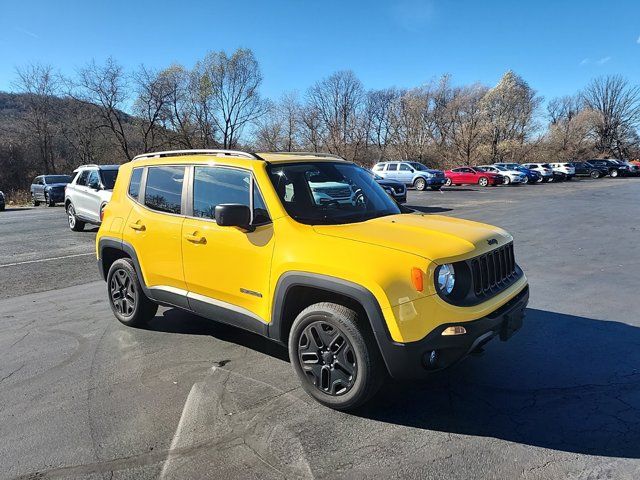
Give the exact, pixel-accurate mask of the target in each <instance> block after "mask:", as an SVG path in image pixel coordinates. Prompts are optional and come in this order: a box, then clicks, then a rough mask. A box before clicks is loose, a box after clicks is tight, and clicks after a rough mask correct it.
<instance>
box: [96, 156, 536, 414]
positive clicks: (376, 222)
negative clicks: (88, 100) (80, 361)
mask: <svg viewBox="0 0 640 480" xmlns="http://www.w3.org/2000/svg"><path fill="white" fill-rule="evenodd" d="M96 249H97V256H98V264H99V267H100V270H101V272H102V275H103V278H104V279H105V280H106V282H107V292H108V296H109V301H110V304H111V308H112V309H113V313H114V314H115V316H116V317H117V319H118V320H119V321H120V322H122V323H124V324H125V325H140V324H143V323H144V322H147V321H148V320H150V319H151V318H153V317H154V315H155V313H156V310H157V308H158V305H166V306H172V307H178V308H182V309H185V310H189V311H192V312H195V313H196V314H198V315H202V316H204V317H207V318H210V319H212V320H216V321H219V322H224V323H228V324H231V325H235V326H238V327H240V328H244V329H247V330H250V331H252V332H256V333H258V334H260V335H263V336H265V337H267V338H270V339H272V340H274V341H276V342H280V343H282V344H284V345H288V348H289V356H290V359H291V364H292V366H293V369H294V370H295V372H296V374H297V375H298V377H299V378H300V381H301V382H302V386H303V387H304V389H305V390H306V391H307V392H308V393H309V394H310V395H311V396H313V397H314V398H315V399H316V400H318V401H319V402H320V403H322V404H324V405H327V406H329V407H332V408H336V409H343V410H346V409H350V408H354V407H356V406H358V405H360V404H362V403H363V402H365V401H366V400H367V399H369V398H370V397H371V396H372V395H373V394H374V393H375V392H376V390H377V389H378V388H379V387H380V385H381V382H382V381H383V379H384V378H385V376H386V373H388V374H390V375H391V376H392V377H394V378H398V379H409V378H421V377H424V376H426V375H428V374H429V373H431V372H434V371H437V370H440V369H442V368H445V367H448V366H450V365H452V364H454V363H456V362H457V361H459V360H461V359H462V358H463V357H465V356H466V355H467V354H468V353H470V352H472V351H474V350H480V349H481V348H482V346H483V345H484V344H485V343H486V342H487V341H489V340H490V339H491V338H493V337H495V336H499V337H500V338H501V339H502V340H507V339H508V338H509V337H510V336H511V335H512V334H513V333H514V332H515V331H516V330H518V328H520V326H521V325H522V319H523V316H524V308H525V306H526V305H527V302H528V298H529V289H528V285H527V280H526V278H525V275H524V273H523V272H522V270H521V269H520V267H519V266H518V265H517V263H516V261H515V258H514V250H513V239H512V237H511V236H510V235H509V234H508V233H507V232H505V231H504V230H501V229H500V228H496V227H492V226H490V225H485V224H482V223H475V222H470V221H466V220H459V219H455V218H448V217H443V216H437V215H425V214H422V213H418V212H415V211H412V210H409V209H406V208H405V207H402V206H399V205H398V204H396V203H395V202H394V200H393V199H392V198H391V197H390V196H389V195H388V194H387V193H386V192H385V191H384V189H383V188H382V187H380V186H379V185H378V184H377V183H376V182H375V180H374V178H373V177H372V176H371V175H370V174H369V173H368V172H367V171H366V170H364V169H363V168H361V167H359V166H357V165H355V164H354V163H351V162H348V161H345V160H343V159H342V158H340V157H336V156H333V155H325V154H319V153H256V154H253V153H251V154H250V153H245V152H237V151H228V150H202V151H178V152H159V153H153V154H145V155H141V156H139V157H136V158H135V159H134V160H132V161H131V162H129V163H127V164H125V165H122V167H121V168H120V173H119V174H118V179H117V181H116V185H115V188H114V191H113V197H112V199H111V201H110V202H109V204H108V206H107V207H106V209H105V211H104V217H103V221H102V225H101V227H100V231H99V232H98V236H97V245H96Z"/></svg>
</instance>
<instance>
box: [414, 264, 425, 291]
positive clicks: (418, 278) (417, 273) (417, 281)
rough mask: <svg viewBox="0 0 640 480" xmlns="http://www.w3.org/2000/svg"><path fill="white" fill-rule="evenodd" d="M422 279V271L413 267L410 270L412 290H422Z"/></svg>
mask: <svg viewBox="0 0 640 480" xmlns="http://www.w3.org/2000/svg"><path fill="white" fill-rule="evenodd" d="M422 278H423V275H422V270H420V269H419V268H418V267H413V268H412V269H411V283H412V284H413V288H415V289H416V290H417V291H418V292H421V291H423V290H424V284H423V280H422Z"/></svg>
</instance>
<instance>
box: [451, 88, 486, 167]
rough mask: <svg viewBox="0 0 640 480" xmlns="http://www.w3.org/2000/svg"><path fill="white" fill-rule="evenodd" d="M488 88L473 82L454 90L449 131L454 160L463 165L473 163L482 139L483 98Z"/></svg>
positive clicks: (483, 119) (483, 120)
mask: <svg viewBox="0 0 640 480" xmlns="http://www.w3.org/2000/svg"><path fill="white" fill-rule="evenodd" d="M487 91H488V88H487V87H485V86H483V85H479V84H475V85H471V86H467V87H461V88H459V89H457V90H456V92H455V95H454V98H453V100H452V102H451V105H450V107H449V109H450V111H451V117H452V120H453V121H452V123H451V128H450V131H449V136H450V140H451V142H450V143H451V150H452V151H453V153H454V160H459V161H460V162H461V163H463V164H465V165H470V164H473V163H475V160H476V159H477V156H478V149H479V147H480V145H481V144H482V141H483V139H484V137H483V133H484V122H485V119H486V117H485V113H484V110H483V103H482V101H483V98H484V96H485V95H486V94H487Z"/></svg>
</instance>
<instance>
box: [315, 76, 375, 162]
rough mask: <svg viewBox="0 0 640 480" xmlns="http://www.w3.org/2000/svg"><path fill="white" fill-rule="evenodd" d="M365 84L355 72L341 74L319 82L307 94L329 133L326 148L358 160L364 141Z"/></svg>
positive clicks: (325, 141)
mask: <svg viewBox="0 0 640 480" xmlns="http://www.w3.org/2000/svg"><path fill="white" fill-rule="evenodd" d="M364 98H365V97H364V89H363V87H362V83H361V82H360V80H358V78H357V77H356V76H355V74H354V73H353V72H352V71H340V72H336V73H334V74H333V75H330V76H329V77H327V78H325V79H324V80H321V81H319V82H317V83H316V84H315V85H314V86H313V87H311V88H310V89H309V91H308V94H307V100H308V102H309V104H310V106H311V107H312V109H313V110H314V111H316V112H317V113H318V115H319V117H320V120H321V122H322V124H323V130H324V132H325V133H326V136H325V139H324V146H325V148H327V149H328V150H329V151H330V152H331V153H336V154H339V155H342V156H343V157H345V158H351V159H355V158H357V157H358V155H359V153H360V149H361V147H362V144H363V142H364V140H365V139H364V133H365V130H364V125H363V123H362V116H361V115H362V110H363V107H364Z"/></svg>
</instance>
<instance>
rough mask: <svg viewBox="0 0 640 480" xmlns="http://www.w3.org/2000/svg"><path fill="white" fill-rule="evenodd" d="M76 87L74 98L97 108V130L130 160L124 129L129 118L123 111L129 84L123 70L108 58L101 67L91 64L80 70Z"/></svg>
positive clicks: (129, 149)
mask: <svg viewBox="0 0 640 480" xmlns="http://www.w3.org/2000/svg"><path fill="white" fill-rule="evenodd" d="M77 88H78V91H77V93H74V94H73V96H74V98H76V99H77V100H81V101H84V102H85V103H89V104H93V105H97V107H98V112H99V115H100V118H101V120H102V122H101V125H100V127H101V128H103V129H106V130H107V131H109V132H110V133H112V134H113V136H114V138H115V139H116V141H117V143H118V145H119V146H120V149H121V150H122V153H123V154H124V156H125V157H126V158H127V160H131V159H132V158H133V154H134V152H133V149H132V145H131V141H130V138H129V137H130V135H131V133H130V131H129V129H128V128H127V121H126V119H127V118H128V115H127V114H126V113H125V112H124V109H125V108H126V103H127V101H128V99H129V82H128V78H127V76H126V75H125V73H124V70H123V69H122V67H121V66H120V65H118V63H116V61H115V60H114V59H113V58H108V59H107V61H106V62H105V64H104V65H97V64H96V63H95V62H94V61H92V62H91V63H89V64H88V65H87V66H86V67H84V68H83V69H81V70H80V71H79V73H78V81H77Z"/></svg>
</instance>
